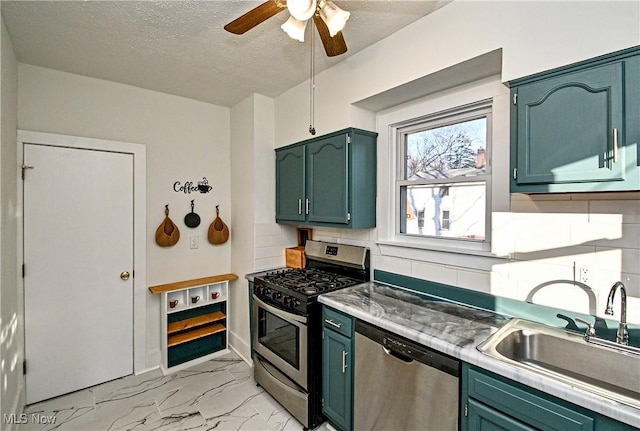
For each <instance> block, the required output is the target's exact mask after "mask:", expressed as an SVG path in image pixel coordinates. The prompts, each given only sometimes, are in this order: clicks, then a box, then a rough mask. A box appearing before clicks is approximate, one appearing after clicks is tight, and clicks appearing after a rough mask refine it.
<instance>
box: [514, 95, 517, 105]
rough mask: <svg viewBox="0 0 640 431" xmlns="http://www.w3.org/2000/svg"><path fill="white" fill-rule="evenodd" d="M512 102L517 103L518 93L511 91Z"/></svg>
mask: <svg viewBox="0 0 640 431" xmlns="http://www.w3.org/2000/svg"><path fill="white" fill-rule="evenodd" d="M513 104H514V105H517V104H518V93H513Z"/></svg>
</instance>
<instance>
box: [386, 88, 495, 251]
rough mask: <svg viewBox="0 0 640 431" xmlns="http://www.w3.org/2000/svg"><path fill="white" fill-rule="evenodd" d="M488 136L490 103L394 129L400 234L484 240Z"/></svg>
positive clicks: (460, 109)
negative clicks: (397, 162) (397, 161)
mask: <svg viewBox="0 0 640 431" xmlns="http://www.w3.org/2000/svg"><path fill="white" fill-rule="evenodd" d="M490 136H491V102H490V101H483V102H479V103H477V104H473V105H467V106H464V107H460V108H456V109H453V110H449V111H446V112H440V113H436V114H433V115H429V116H427V117H423V118H420V119H415V120H411V121H408V122H405V123H404V124H402V125H400V126H398V128H397V129H396V136H395V139H396V151H397V156H398V160H399V161H400V162H399V166H398V169H397V178H396V197H397V202H398V203H397V210H398V211H399V215H400V217H398V220H399V221H400V222H399V225H398V226H397V229H398V234H400V235H406V236H416V237H425V238H427V237H431V238H445V239H451V240H463V241H476V242H478V241H479V242H484V241H486V239H487V238H486V237H487V231H488V223H489V220H488V218H489V217H488V214H489V213H490V212H489V210H488V206H489V199H488V197H487V192H488V190H490V180H491V175H490V168H489V165H488V163H487V161H488V160H489V154H490V153H489V151H490V146H491V142H490Z"/></svg>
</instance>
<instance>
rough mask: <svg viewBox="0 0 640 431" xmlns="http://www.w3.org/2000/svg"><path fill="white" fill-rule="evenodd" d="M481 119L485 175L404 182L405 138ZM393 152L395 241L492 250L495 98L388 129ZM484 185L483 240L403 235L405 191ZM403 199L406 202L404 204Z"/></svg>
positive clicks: (408, 121)
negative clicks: (434, 186) (472, 184)
mask: <svg viewBox="0 0 640 431" xmlns="http://www.w3.org/2000/svg"><path fill="white" fill-rule="evenodd" d="M478 118H486V148H485V173H484V174H482V175H476V176H473V177H453V178H442V179H424V180H405V179H404V178H405V177H406V173H405V169H406V162H405V160H406V153H405V149H406V145H405V142H406V140H405V138H406V135H408V134H410V133H417V132H420V131H423V130H429V129H435V128H438V127H444V126H448V125H452V124H458V123H462V122H465V121H471V120H474V119H478ZM389 127H390V135H389V136H390V138H391V141H392V142H391V146H390V148H391V151H392V152H393V154H394V156H395V157H394V158H395V160H396V165H395V170H394V171H395V176H394V178H392V181H393V186H392V189H393V195H394V196H393V199H392V201H393V202H394V208H393V212H394V216H393V219H394V220H395V222H394V238H395V240H396V241H402V242H409V243H414V244H418V245H422V246H427V247H440V246H445V247H451V248H473V249H479V250H488V249H490V247H491V213H492V199H491V190H492V168H491V154H492V147H493V145H492V137H493V98H488V99H483V100H480V101H476V102H473V103H468V104H463V105H459V106H456V107H453V108H449V109H445V110H441V111H437V112H434V113H430V114H427V115H423V116H419V117H415V118H411V119H408V120H405V121H401V122H398V123H395V124H391V125H389ZM474 182H477V183H481V182H484V185H485V214H484V220H485V235H484V239H482V240H480V239H467V238H452V237H442V236H433V235H418V234H412V233H404V232H402V231H401V227H402V224H403V220H402V215H403V211H405V212H406V202H404V201H406V188H407V186H416V185H418V186H419V185H427V186H429V185H431V186H433V185H438V184H441V185H443V186H446V185H455V184H456V183H474ZM403 198H404V201H403Z"/></svg>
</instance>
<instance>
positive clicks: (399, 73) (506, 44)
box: [276, 0, 640, 147]
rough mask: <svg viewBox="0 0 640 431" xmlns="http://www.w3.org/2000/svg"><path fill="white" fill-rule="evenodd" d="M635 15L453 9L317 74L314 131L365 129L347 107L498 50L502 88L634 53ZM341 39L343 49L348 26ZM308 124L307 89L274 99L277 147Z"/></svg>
mask: <svg viewBox="0 0 640 431" xmlns="http://www.w3.org/2000/svg"><path fill="white" fill-rule="evenodd" d="M639 9H640V4H639V3H638V2H637V1H616V2H610V1H531V2H527V1H494V2H491V1H489V2H485V1H464V0H463V1H460V0H457V1H454V2H452V3H450V4H448V5H446V6H444V7H442V8H441V9H438V10H437V11H436V12H434V13H432V14H430V15H428V16H426V17H424V18H422V19H420V20H418V21H416V22H414V23H413V24H411V25H409V26H407V27H406V28H404V29H402V30H400V31H398V32H396V33H394V34H393V35H391V36H389V37H387V38H386V39H384V40H382V41H380V42H379V43H376V44H375V45H373V46H371V47H369V48H367V49H365V50H363V51H361V52H359V53H357V54H355V55H353V56H351V57H349V58H348V59H346V60H345V61H343V62H341V63H339V64H338V65H336V66H334V67H333V68H331V69H329V70H327V71H325V72H323V73H321V74H319V75H318V76H317V77H316V92H315V94H316V110H315V118H316V121H315V123H316V124H315V127H316V130H317V132H318V135H321V134H324V133H329V132H332V131H335V130H338V129H341V128H344V127H349V126H353V127H363V128H370V127H368V126H370V124H371V123H369V122H368V118H367V117H366V116H363V115H362V114H363V113H362V111H360V110H358V109H354V108H353V107H352V106H351V105H352V104H353V103H356V102H358V101H360V100H363V99H366V98H369V97H371V96H374V95H377V94H380V93H382V92H384V91H387V90H389V89H393V88H395V87H398V86H400V85H403V84H405V83H408V82H410V81H412V80H415V79H419V78H421V77H424V76H428V75H430V74H433V73H435V72H437V71H440V70H442V69H446V68H448V67H451V66H454V65H456V64H459V63H462V62H464V61H467V60H469V59H471V58H474V57H478V56H480V55H482V54H485V53H488V52H490V51H493V50H496V49H502V50H503V58H502V61H503V63H502V80H503V82H504V81H508V80H511V79H514V78H517V77H522V76H525V75H529V74H532V73H535V72H540V71H543V70H547V69H550V68H554V67H559V66H562V65H565V64H568V63H572V62H576V61H579V60H584V59H587V58H591V57H594V56H597V55H601V54H605V53H608V52H611V51H616V50H619V49H623V48H627V47H630V46H634V45H638V44H640V34H639V32H638V22H639V20H640V11H639ZM344 33H345V39H346V40H347V44H348V43H349V23H348V22H347V28H346V29H345V31H344ZM318 49H320V48H318ZM308 123H309V86H308V81H307V82H304V83H302V84H300V85H298V86H296V87H294V88H292V89H290V90H289V91H287V92H285V93H284V94H282V95H281V96H279V97H277V98H276V146H277V147H281V146H284V145H287V144H290V143H293V142H297V141H300V140H302V139H306V138H309V137H310V136H309V134H308V131H307V129H308Z"/></svg>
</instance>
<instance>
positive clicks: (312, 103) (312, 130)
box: [309, 20, 316, 135]
mask: <svg viewBox="0 0 640 431" xmlns="http://www.w3.org/2000/svg"><path fill="white" fill-rule="evenodd" d="M310 21H311V66H310V68H311V71H310V75H311V76H310V77H309V133H311V135H315V134H316V128H315V127H314V123H315V94H316V61H315V57H314V55H313V54H314V51H315V40H316V38H315V33H314V28H315V22H314V20H310Z"/></svg>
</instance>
